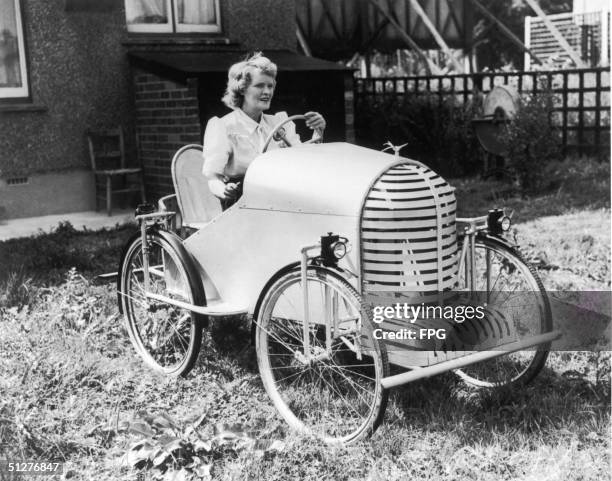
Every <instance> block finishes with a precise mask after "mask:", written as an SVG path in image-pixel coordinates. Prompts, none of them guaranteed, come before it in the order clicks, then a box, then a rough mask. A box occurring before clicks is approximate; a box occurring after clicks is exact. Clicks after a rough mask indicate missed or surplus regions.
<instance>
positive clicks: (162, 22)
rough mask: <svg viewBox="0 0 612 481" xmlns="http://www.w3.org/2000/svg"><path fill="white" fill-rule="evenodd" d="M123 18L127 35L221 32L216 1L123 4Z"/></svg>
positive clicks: (148, 0) (132, 0) (144, 0)
mask: <svg viewBox="0 0 612 481" xmlns="http://www.w3.org/2000/svg"><path fill="white" fill-rule="evenodd" d="M125 18H126V21H127V26H128V31H129V32H137V33H190V32H200V33H216V32H220V31H221V19H220V15H219V0H125Z"/></svg>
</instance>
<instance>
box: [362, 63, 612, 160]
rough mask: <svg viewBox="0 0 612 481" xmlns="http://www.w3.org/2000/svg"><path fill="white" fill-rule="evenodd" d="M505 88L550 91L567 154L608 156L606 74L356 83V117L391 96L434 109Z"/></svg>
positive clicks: (577, 71)
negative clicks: (431, 103)
mask: <svg viewBox="0 0 612 481" xmlns="http://www.w3.org/2000/svg"><path fill="white" fill-rule="evenodd" d="M503 84H508V85H511V86H513V87H515V88H516V89H517V90H518V91H519V92H520V93H523V94H533V93H537V92H539V91H541V90H542V88H543V86H549V87H550V88H549V90H550V91H551V92H552V93H553V94H554V95H555V109H554V111H555V113H554V115H552V116H551V122H553V123H554V124H555V125H556V126H558V127H559V128H560V129H561V133H562V139H563V147H564V150H565V152H566V153H569V152H577V153H578V154H579V155H582V154H590V155H601V154H609V149H610V69H609V68H607V67H606V68H602V67H597V68H586V69H572V70H551V71H528V72H486V73H478V74H459V75H441V76H415V77H375V78H374V77H372V78H356V79H355V100H356V111H355V113H356V115H359V107H360V104H361V102H360V100H361V99H365V98H368V97H369V98H371V97H375V98H377V99H378V98H379V99H380V100H384V99H387V98H389V97H390V96H391V97H392V96H396V97H398V100H401V97H403V96H406V95H434V96H437V97H438V100H439V105H442V103H443V102H444V101H445V100H447V99H453V98H454V100H456V101H457V102H458V103H463V104H467V103H468V102H471V101H472V99H473V98H474V95H480V93H484V94H486V93H488V92H489V91H490V90H491V89H492V88H493V87H494V86H496V85H503Z"/></svg>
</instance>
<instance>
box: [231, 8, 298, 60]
mask: <svg viewBox="0 0 612 481" xmlns="http://www.w3.org/2000/svg"><path fill="white" fill-rule="evenodd" d="M222 3H224V4H225V5H224V6H223V7H222V11H223V13H224V16H225V18H226V22H225V23H224V25H225V26H226V27H227V28H226V32H225V33H226V35H228V36H229V38H230V39H231V40H233V41H236V42H240V43H241V44H242V45H243V46H244V47H245V48H247V49H249V50H255V49H257V50H264V51H265V50H266V49H286V50H293V51H295V48H296V38H295V1H294V0H225V1H224V2H222Z"/></svg>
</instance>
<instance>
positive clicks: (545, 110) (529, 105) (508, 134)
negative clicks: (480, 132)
mask: <svg viewBox="0 0 612 481" xmlns="http://www.w3.org/2000/svg"><path fill="white" fill-rule="evenodd" d="M554 105H555V97H554V95H553V94H552V93H551V92H549V91H544V92H542V93H536V94H531V95H527V96H523V97H521V98H520V99H519V108H518V109H517V113H516V116H515V117H514V119H513V120H512V122H511V123H510V124H508V128H507V129H506V131H505V133H504V134H503V135H502V136H501V138H500V141H501V143H502V144H503V145H504V149H505V151H506V152H507V154H506V160H507V162H508V166H509V167H510V169H512V170H513V171H514V173H515V174H516V176H517V179H518V182H519V185H520V186H521V188H522V190H523V192H533V191H537V190H539V189H541V188H542V187H543V185H544V181H545V179H546V176H545V172H546V169H547V165H548V164H549V163H550V162H551V161H553V160H561V153H562V143H561V135H560V132H559V129H558V128H556V127H555V126H554V125H552V123H551V121H550V117H551V115H552V112H553V109H554Z"/></svg>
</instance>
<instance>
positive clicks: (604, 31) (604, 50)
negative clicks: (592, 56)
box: [599, 11, 610, 65]
mask: <svg viewBox="0 0 612 481" xmlns="http://www.w3.org/2000/svg"><path fill="white" fill-rule="evenodd" d="M609 15H610V12H606V11H603V12H599V19H600V21H599V25H600V26H601V44H600V50H601V52H600V57H599V58H600V61H599V65H608V60H609V58H608V45H610V37H609V35H610V25H609V24H608V17H609Z"/></svg>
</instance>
